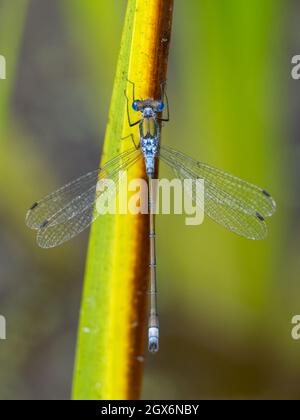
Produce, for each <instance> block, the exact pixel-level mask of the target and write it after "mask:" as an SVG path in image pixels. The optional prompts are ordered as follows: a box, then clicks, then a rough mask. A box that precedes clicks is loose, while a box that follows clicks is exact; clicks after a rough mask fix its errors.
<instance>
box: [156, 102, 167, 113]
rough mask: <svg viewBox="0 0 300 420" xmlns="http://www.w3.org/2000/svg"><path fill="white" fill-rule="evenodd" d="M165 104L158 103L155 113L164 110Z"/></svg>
mask: <svg viewBox="0 0 300 420" xmlns="http://www.w3.org/2000/svg"><path fill="white" fill-rule="evenodd" d="M164 107H165V104H164V103H163V101H159V102H158V105H157V112H162V111H163V110H164Z"/></svg>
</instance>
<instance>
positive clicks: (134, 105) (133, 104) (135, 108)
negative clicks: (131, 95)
mask: <svg viewBox="0 0 300 420" xmlns="http://www.w3.org/2000/svg"><path fill="white" fill-rule="evenodd" d="M132 108H133V109H134V111H137V110H138V103H137V101H134V102H133V103H132Z"/></svg>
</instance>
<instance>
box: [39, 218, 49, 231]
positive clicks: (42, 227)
mask: <svg viewBox="0 0 300 420" xmlns="http://www.w3.org/2000/svg"><path fill="white" fill-rule="evenodd" d="M48 223H49V220H45V221H44V222H43V223H42V224H41V226H40V229H44V228H45V227H46V226H47V225H48Z"/></svg>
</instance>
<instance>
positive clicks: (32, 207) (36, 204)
mask: <svg viewBox="0 0 300 420" xmlns="http://www.w3.org/2000/svg"><path fill="white" fill-rule="evenodd" d="M38 205H39V203H33V204H32V206H31V207H30V209H29V210H33V209H35V208H36V207H37V206H38Z"/></svg>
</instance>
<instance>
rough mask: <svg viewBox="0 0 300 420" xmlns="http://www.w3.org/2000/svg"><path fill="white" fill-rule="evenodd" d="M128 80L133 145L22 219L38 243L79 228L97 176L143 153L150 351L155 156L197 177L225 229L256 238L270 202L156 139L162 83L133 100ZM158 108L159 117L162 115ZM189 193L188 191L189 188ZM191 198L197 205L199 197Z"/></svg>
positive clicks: (153, 334) (88, 214) (180, 174)
mask: <svg viewBox="0 0 300 420" xmlns="http://www.w3.org/2000/svg"><path fill="white" fill-rule="evenodd" d="M130 83H131V84H132V88H133V102H132V108H133V110H134V111H136V112H138V113H139V115H140V118H139V119H138V120H137V121H135V122H132V121H131V119H130V107H129V99H128V97H127V96H126V99H127V113H128V123H129V126H130V127H133V126H135V125H139V133H140V136H139V137H140V138H139V143H138V144H136V143H135V141H134V137H133V136H132V139H133V143H134V147H132V148H131V149H129V150H127V151H126V152H123V153H121V154H119V155H118V156H116V157H114V158H113V159H111V160H110V161H108V162H107V163H106V164H105V165H104V166H103V167H101V168H99V169H96V170H95V171H93V172H89V173H88V174H86V175H83V176H81V177H80V178H78V179H76V180H75V181H72V182H70V183H69V184H67V185H65V186H64V187H62V188H60V189H59V190H57V191H55V192H53V193H52V194H50V195H48V196H46V197H45V198H43V199H42V200H40V201H37V202H36V203H34V204H33V205H32V207H31V208H30V209H29V211H28V213H27V216H26V223H27V225H28V226H29V227H30V228H32V229H36V230H37V242H38V245H39V246H40V247H42V248H51V247H55V246H58V245H60V244H62V243H64V242H65V241H67V240H69V239H71V238H73V237H74V236H76V235H78V234H79V233H80V232H82V231H83V230H84V229H85V228H87V227H88V226H89V225H90V224H91V223H92V222H93V221H94V220H95V219H96V218H97V217H98V216H99V214H98V213H97V212H95V210H94V208H95V203H96V200H97V199H98V198H99V192H98V191H97V188H96V187H97V183H98V182H99V180H101V179H106V178H108V179H111V180H112V181H117V179H118V175H119V172H120V171H121V170H123V171H124V170H128V169H129V168H130V167H131V166H132V165H134V164H135V163H136V162H137V161H138V160H139V159H141V158H144V161H145V170H146V174H147V178H148V209H149V218H150V225H149V226H150V229H149V241H150V286H149V295H150V302H149V320H148V348H149V350H150V351H151V352H156V351H158V345H159V323H158V311H157V284H156V249H155V220H154V211H153V207H154V192H153V188H152V180H153V177H154V174H155V162H156V159H157V158H159V159H160V160H162V161H163V162H165V163H166V164H167V165H169V166H170V167H171V168H172V169H173V171H174V173H175V175H176V177H177V178H179V179H181V180H184V179H187V178H188V179H193V180H197V179H203V180H204V186H205V190H204V201H205V203H204V210H205V213H206V214H207V215H208V216H209V217H211V218H212V219H213V220H214V221H216V222H217V223H219V224H221V225H223V226H224V227H226V228H227V229H228V230H230V231H232V232H234V233H236V234H238V235H240V236H243V237H245V238H248V239H253V240H260V239H264V238H265V237H266V236H267V225H266V222H265V218H266V217H269V216H271V215H272V214H273V213H274V211H275V209H276V204H275V201H274V200H273V198H272V197H271V195H270V194H269V193H268V192H267V191H266V190H265V189H262V188H259V187H257V186H255V185H253V184H250V183H249V182H246V181H243V180H242V179H240V178H237V177H235V176H233V175H230V174H228V173H226V172H223V171H220V170H219V169H215V168H213V167H211V166H208V165H206V164H204V163H202V162H199V161H197V160H194V159H192V158H190V157H188V156H187V155H185V154H184V153H182V152H179V151H177V150H174V149H173V148H171V147H168V146H163V145H161V144H160V124H161V122H162V121H169V103H168V97H167V95H166V93H165V89H164V84H162V88H161V92H162V95H161V99H160V100H154V99H146V100H138V99H136V98H135V85H134V83H132V82H130ZM125 95H126V92H125ZM165 108H166V109H165ZM164 109H165V111H166V116H165V117H163V115H162V114H163V111H164ZM190 194H191V195H193V191H192V190H191V191H190ZM195 204H196V205H197V204H199V206H200V205H203V203H202V202H201V203H197V202H196V203H195Z"/></svg>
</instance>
